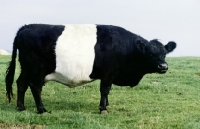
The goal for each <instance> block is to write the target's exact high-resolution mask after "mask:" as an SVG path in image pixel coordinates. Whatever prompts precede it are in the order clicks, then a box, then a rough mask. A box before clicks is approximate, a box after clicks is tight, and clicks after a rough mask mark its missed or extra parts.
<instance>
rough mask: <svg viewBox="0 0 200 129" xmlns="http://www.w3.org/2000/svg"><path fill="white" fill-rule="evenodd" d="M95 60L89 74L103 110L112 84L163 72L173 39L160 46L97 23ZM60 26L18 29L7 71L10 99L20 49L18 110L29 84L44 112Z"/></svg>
mask: <svg viewBox="0 0 200 129" xmlns="http://www.w3.org/2000/svg"><path fill="white" fill-rule="evenodd" d="M96 27H97V43H96V45H95V47H94V51H95V60H94V64H93V70H92V73H91V75H90V78H92V79H100V80H101V83H100V92H101V98H100V104H99V106H100V111H105V110H107V109H106V106H108V105H109V103H108V94H109V91H110V89H111V85H112V84H116V85H119V86H131V87H133V86H136V85H137V84H138V83H139V82H140V80H141V79H142V77H143V76H144V75H145V74H147V73H153V72H158V73H165V72H166V71H167V69H168V67H167V63H166V62H165V55H166V54H167V53H169V52H171V51H173V50H174V49H175V48H176V43H175V42H169V43H168V44H167V45H165V46H164V45H163V44H162V43H160V42H159V41H158V40H151V41H147V40H146V39H144V38H142V37H140V36H138V35H136V34H133V33H131V32H129V31H127V30H125V29H123V28H121V27H117V26H108V25H97V26H96ZM63 30H64V26H62V25H58V26H55V25H44V24H31V25H25V26H23V27H22V28H20V29H19V31H18V33H17V35H16V37H15V40H14V43H13V53H12V59H11V62H10V64H9V67H8V69H7V72H6V74H7V75H6V79H5V80H6V90H7V97H8V99H9V102H10V100H11V96H12V95H13V93H12V83H13V78H14V72H15V58H16V53H17V49H18V51H19V62H20V65H21V74H20V76H19V78H18V79H17V88H18V91H17V109H18V110H19V111H22V110H25V107H24V95H25V92H26V90H27V88H28V86H30V88H31V91H32V94H33V97H34V99H35V103H36V106H37V111H38V113H43V112H46V111H47V110H46V109H45V108H44V106H43V104H42V100H41V91H42V86H43V85H44V78H45V76H46V75H47V74H50V73H52V72H54V70H55V68H56V61H55V45H56V41H57V39H58V37H59V36H60V35H61V34H62V31H63Z"/></svg>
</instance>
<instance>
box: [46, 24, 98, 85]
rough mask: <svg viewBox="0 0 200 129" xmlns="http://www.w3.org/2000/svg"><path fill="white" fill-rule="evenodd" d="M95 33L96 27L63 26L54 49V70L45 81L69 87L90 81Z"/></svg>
mask: <svg viewBox="0 0 200 129" xmlns="http://www.w3.org/2000/svg"><path fill="white" fill-rule="evenodd" d="M96 33H97V28H96V25H65V29H64V31H63V32H62V34H61V36H60V37H59V38H58V40H57V43H56V47H55V53H56V70H55V72H54V73H52V74H49V75H47V76H46V77H45V81H50V80H54V81H57V82H60V83H62V84H65V85H67V86H69V87H75V86H79V85H82V84H85V83H87V82H90V81H92V79H91V78H90V77H89V75H90V74H91V72H92V68H93V63H94V57H95V53H94V46H95V44H96V42H97V34H96Z"/></svg>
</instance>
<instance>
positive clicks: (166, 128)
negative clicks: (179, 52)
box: [0, 56, 200, 129]
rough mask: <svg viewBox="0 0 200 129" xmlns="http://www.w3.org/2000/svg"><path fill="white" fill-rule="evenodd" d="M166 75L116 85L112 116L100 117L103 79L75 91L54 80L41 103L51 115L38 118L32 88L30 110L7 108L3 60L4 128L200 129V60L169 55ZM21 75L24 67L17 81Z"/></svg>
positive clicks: (0, 109) (2, 62) (0, 103)
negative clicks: (126, 85) (119, 85)
mask: <svg viewBox="0 0 200 129" xmlns="http://www.w3.org/2000/svg"><path fill="white" fill-rule="evenodd" d="M166 60H167V62H168V64H169V70H168V72H167V73H166V74H161V75H160V74H147V75H145V76H144V77H143V79H142V80H141V82H140V83H139V85H138V86H136V87H133V88H130V87H118V86H114V85H113V86H112V90H111V92H110V94H109V100H110V107H109V108H108V112H109V114H107V115H100V114H99V109H98V104H99V99H100V93H99V81H95V82H92V83H89V84H87V85H84V86H81V87H77V88H73V89H70V88H68V87H66V86H64V85H62V84H59V83H55V82H49V83H47V84H46V85H45V86H44V87H43V92H42V99H43V103H44V106H45V108H46V109H47V110H48V111H51V114H49V113H45V114H42V115H39V114H37V113H36V106H35V102H34V99H33V97H32V94H31V92H30V89H28V90H27V92H26V97H25V107H26V110H25V111H23V112H19V111H17V110H16V109H15V107H16V83H14V84H13V92H14V94H15V99H12V100H11V104H8V101H7V99H6V91H5V81H4V79H5V70H6V68H7V64H8V62H9V61H10V56H0V128H16V129H21V128H38V129H41V128H45V129H51V128H59V129H62V128H63V129H67V128H69V129H76V128H77V129H189V128H190V129H199V128H200V57H167V58H166ZM19 73H20V68H19V64H18V66H17V69H16V72H15V80H16V79H17V77H18V75H19Z"/></svg>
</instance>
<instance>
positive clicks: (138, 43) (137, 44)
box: [135, 39, 146, 53]
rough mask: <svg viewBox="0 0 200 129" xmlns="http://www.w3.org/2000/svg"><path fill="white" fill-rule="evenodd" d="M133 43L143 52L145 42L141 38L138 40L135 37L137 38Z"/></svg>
mask: <svg viewBox="0 0 200 129" xmlns="http://www.w3.org/2000/svg"><path fill="white" fill-rule="evenodd" d="M135 43H136V46H137V48H138V49H139V50H140V51H141V52H142V53H145V48H146V44H145V43H144V42H143V41H142V40H139V39H137V40H136V41H135Z"/></svg>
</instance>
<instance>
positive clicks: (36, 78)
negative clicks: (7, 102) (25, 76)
mask: <svg viewBox="0 0 200 129" xmlns="http://www.w3.org/2000/svg"><path fill="white" fill-rule="evenodd" d="M37 66H38V67H36V66H35V72H33V76H32V77H31V81H30V88H31V92H32V95H33V97H34V100H35V104H36V107H37V111H38V113H39V114H42V113H44V112H47V110H46V109H45V108H44V106H43V103H42V99H41V93H42V86H43V85H44V76H45V75H44V67H43V64H40V65H37Z"/></svg>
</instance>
